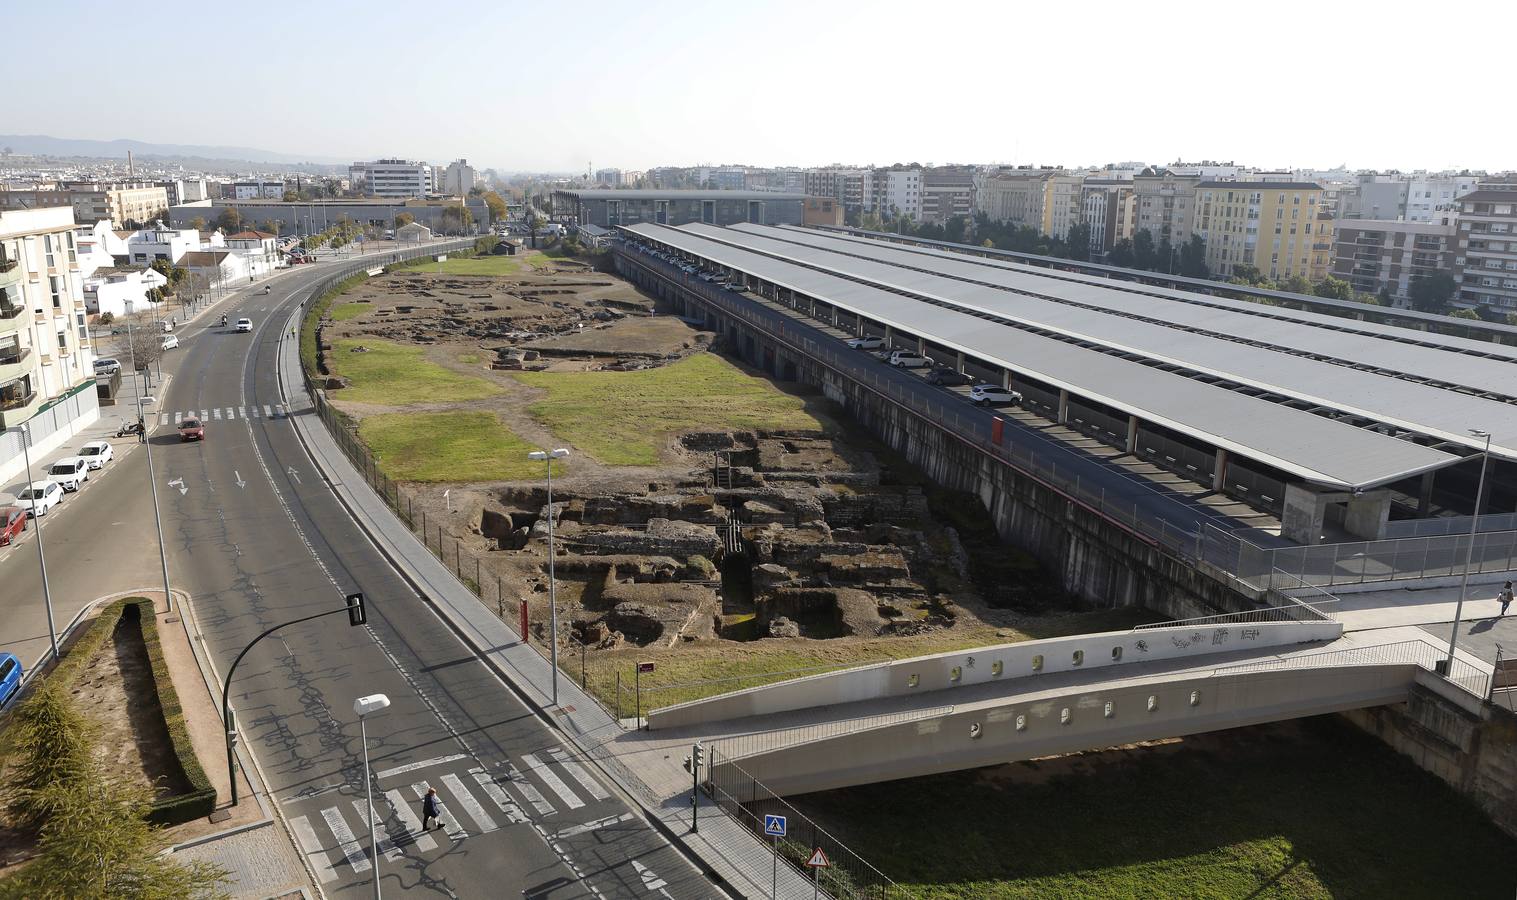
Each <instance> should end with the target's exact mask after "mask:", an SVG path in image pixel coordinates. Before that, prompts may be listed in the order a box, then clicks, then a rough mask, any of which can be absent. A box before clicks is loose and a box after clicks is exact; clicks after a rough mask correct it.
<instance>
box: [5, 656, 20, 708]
mask: <svg viewBox="0 0 1517 900" xmlns="http://www.w3.org/2000/svg"><path fill="white" fill-rule="evenodd" d="M20 690H21V660H19V659H17V658H16V654H14V653H0V709H4V708H5V706H6V704H8V703H10V702H11V698H12V697H15V696H16V694H17V692H19V691H20Z"/></svg>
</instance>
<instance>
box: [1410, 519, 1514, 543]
mask: <svg viewBox="0 0 1517 900" xmlns="http://www.w3.org/2000/svg"><path fill="white" fill-rule="evenodd" d="M1470 519H1471V517H1470V516H1440V517H1439V518H1436V519H1398V520H1396V521H1394V522H1387V523H1385V537H1386V538H1408V537H1431V536H1434V535H1451V534H1452V535H1458V534H1469V533H1470V524H1471V523H1470ZM1478 526H1479V529H1480V531H1481V532H1487V531H1517V513H1484V514H1482V515H1481V516H1480V522H1479V523H1478Z"/></svg>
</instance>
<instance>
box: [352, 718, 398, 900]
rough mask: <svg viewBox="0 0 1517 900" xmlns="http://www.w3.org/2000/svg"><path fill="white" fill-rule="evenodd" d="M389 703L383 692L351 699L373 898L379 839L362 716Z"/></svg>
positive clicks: (377, 877) (376, 896) (365, 728)
mask: <svg viewBox="0 0 1517 900" xmlns="http://www.w3.org/2000/svg"><path fill="white" fill-rule="evenodd" d="M389 705H390V698H389V697H386V696H385V695H384V694H370V695H368V696H367V697H359V698H358V699H357V700H354V701H353V712H355V713H357V714H358V734H359V739H360V740H361V741H362V742H363V790H364V794H365V795H367V796H368V798H369V855H370V856H371V857H372V858H373V860H374V900H379V840H378V838H377V837H376V832H375V829H374V781H373V779H372V778H370V777H369V731H368V728H367V727H366V726H365V725H364V717H366V716H367V715H368V714H369V713H376V712H379V711H380V710H382V709H385V708H386V707H388V706H389Z"/></svg>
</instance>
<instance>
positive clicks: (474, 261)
mask: <svg viewBox="0 0 1517 900" xmlns="http://www.w3.org/2000/svg"><path fill="white" fill-rule="evenodd" d="M523 270H524V267H523V264H522V260H521V259H518V258H517V257H514V256H471V257H467V258H462V259H460V258H449V259H448V260H446V261H444V262H429V263H426V264H424V265H420V266H415V267H412V268H409V269H408V270H407V271H411V272H442V273H444V274H447V275H515V274H517V273H519V272H521V271H523Z"/></svg>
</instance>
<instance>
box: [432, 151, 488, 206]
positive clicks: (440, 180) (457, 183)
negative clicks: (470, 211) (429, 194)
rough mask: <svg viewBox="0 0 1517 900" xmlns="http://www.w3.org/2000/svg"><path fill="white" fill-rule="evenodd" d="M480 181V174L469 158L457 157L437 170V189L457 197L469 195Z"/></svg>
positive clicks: (439, 191)
mask: <svg viewBox="0 0 1517 900" xmlns="http://www.w3.org/2000/svg"><path fill="white" fill-rule="evenodd" d="M478 183H479V175H478V173H476V172H475V171H474V167H473V166H471V165H469V161H468V160H467V159H457V160H454V161H453V162H450V163H448V164H447V165H446V166H440V167H439V168H438V170H437V181H436V186H437V191H438V193H441V194H450V195H452V196H455V197H467V196H468V195H469V192H470V191H472V190H474V185H476V184H478Z"/></svg>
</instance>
